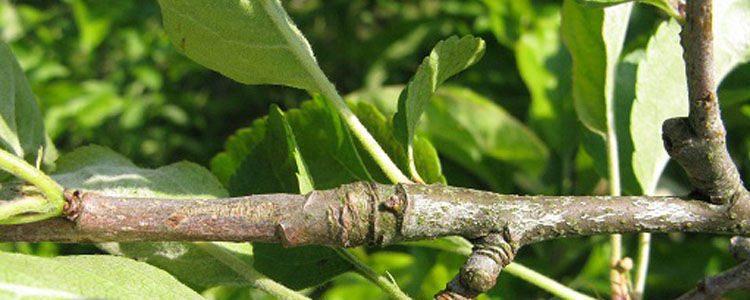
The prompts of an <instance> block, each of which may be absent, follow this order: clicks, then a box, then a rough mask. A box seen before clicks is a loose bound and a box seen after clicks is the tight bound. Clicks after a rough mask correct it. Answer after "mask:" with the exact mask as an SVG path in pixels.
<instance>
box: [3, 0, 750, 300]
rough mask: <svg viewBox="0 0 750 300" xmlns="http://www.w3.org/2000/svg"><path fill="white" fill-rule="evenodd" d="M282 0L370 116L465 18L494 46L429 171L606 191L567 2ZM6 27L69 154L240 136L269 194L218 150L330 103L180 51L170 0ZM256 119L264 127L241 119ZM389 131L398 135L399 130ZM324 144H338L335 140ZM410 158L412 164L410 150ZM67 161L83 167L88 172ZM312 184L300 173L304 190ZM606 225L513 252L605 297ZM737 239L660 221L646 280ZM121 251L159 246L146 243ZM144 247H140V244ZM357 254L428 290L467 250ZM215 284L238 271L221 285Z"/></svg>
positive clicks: (642, 31) (678, 183)
mask: <svg viewBox="0 0 750 300" xmlns="http://www.w3.org/2000/svg"><path fill="white" fill-rule="evenodd" d="M284 6H285V8H286V9H287V11H288V12H289V14H290V15H291V17H292V18H293V19H294V21H295V23H296V24H297V26H298V27H299V28H300V30H301V31H302V32H303V33H304V34H305V36H306V37H307V39H308V40H309V41H310V43H311V46H312V48H313V49H314V51H315V53H316V57H317V60H318V62H319V63H320V64H321V66H322V68H323V70H324V71H325V72H326V74H327V75H328V76H329V77H330V78H331V81H333V82H334V83H335V84H336V86H337V88H338V90H339V91H340V92H341V93H342V94H344V95H347V94H349V97H348V100H350V101H351V102H352V103H353V106H354V108H355V109H354V110H355V113H357V115H358V116H360V118H361V119H362V120H363V123H365V125H367V126H368V127H370V128H371V131H373V132H376V130H372V128H380V127H378V126H381V127H382V126H390V125H389V124H386V123H387V122H385V121H382V120H385V119H382V120H381V119H379V118H383V117H382V116H383V115H384V116H391V115H392V114H393V113H394V112H395V111H396V104H397V102H396V101H395V99H397V98H398V93H399V92H400V90H401V88H402V86H403V84H405V83H407V82H408V81H409V79H410V78H411V77H412V75H413V74H414V72H415V71H416V70H417V68H418V66H419V64H420V62H421V61H422V58H423V57H425V56H427V55H428V54H429V53H430V50H431V49H432V48H433V46H434V45H435V44H436V43H437V42H438V41H439V40H443V39H445V38H446V37H448V36H450V35H459V36H462V35H468V34H471V35H474V36H477V37H481V38H482V39H484V41H485V42H486V51H485V54H484V57H483V58H482V59H481V61H480V62H479V63H477V64H476V65H474V66H473V67H471V68H469V69H467V70H466V71H463V72H462V73H459V74H458V75H456V76H454V77H453V78H451V79H449V80H448V82H447V86H446V87H444V88H442V89H440V90H439V91H438V93H437V94H436V96H435V97H434V98H433V105H431V106H429V107H427V108H426V110H425V116H424V118H423V120H422V125H421V126H420V128H419V130H418V133H419V134H418V139H417V141H416V145H415V151H421V152H420V153H428V154H430V153H431V154H432V155H434V153H435V150H436V151H437V154H438V157H439V159H440V164H439V167H441V168H438V169H437V170H436V169H435V168H434V167H432V166H435V165H436V163H435V162H434V161H428V162H424V161H422V162H418V165H417V167H418V168H419V169H420V174H421V175H423V176H425V177H426V178H425V180H428V181H430V182H440V181H447V183H448V184H451V185H457V186H467V187H475V188H480V189H486V190H493V191H497V192H503V193H521V194H539V193H544V194H597V193H604V192H605V191H606V190H607V189H606V182H605V181H604V180H602V179H601V178H602V177H606V175H605V172H602V166H600V165H597V161H600V159H599V158H600V157H601V153H595V152H593V151H589V152H591V153H587V152H586V151H584V150H583V147H582V145H583V144H584V143H587V142H585V141H586V140H587V139H590V138H591V137H590V133H587V131H586V129H584V126H583V124H581V123H579V122H578V121H577V119H576V117H575V113H574V111H573V104H572V95H571V89H572V87H571V85H572V83H571V78H570V68H571V66H572V61H571V54H570V53H569V52H568V50H567V48H566V47H565V46H563V45H562V42H561V34H560V17H559V12H560V10H561V4H560V1H536V0H535V1H531V0H527V1H518V0H486V1H458V0H456V1H450V0H447V1H437V0H415V1H395V0H379V1H364V0H354V1H316V0H306V1H303V0H292V1H284ZM666 19H667V16H666V15H663V14H661V13H660V12H659V11H657V10H656V9H654V8H652V7H650V6H643V5H636V6H635V7H634V11H633V14H632V16H631V23H630V26H629V28H628V30H627V34H626V37H625V44H624V47H623V51H622V53H623V55H622V56H623V57H628V56H629V55H634V56H633V57H635V56H637V55H641V54H642V53H643V52H645V51H646V47H647V45H648V42H649V37H650V36H651V35H652V34H653V33H655V32H657V26H659V24H660V23H661V21H663V20H666ZM0 28H1V32H0V34H2V38H3V40H5V41H6V42H8V43H9V45H10V46H11V49H12V51H13V53H14V54H15V55H16V57H17V58H18V60H19V62H20V64H21V66H22V68H23V69H24V71H25V72H26V76H27V78H28V81H29V83H30V85H31V87H32V90H33V92H34V94H35V95H36V97H37V99H38V101H39V105H40V107H41V109H42V112H43V115H44V124H45V126H46V129H47V132H48V133H49V135H50V138H51V139H52V141H53V142H54V144H55V145H56V146H57V148H58V149H59V151H60V152H61V153H67V152H70V151H72V150H74V149H76V148H78V147H80V146H82V145H88V144H98V145H103V146H106V147H109V148H111V149H113V150H115V151H116V152H118V153H120V154H122V155H124V156H125V157H127V158H128V159H130V160H132V163H131V162H129V161H127V159H124V158H122V159H123V160H124V161H125V162H123V164H127V165H129V166H131V165H133V164H134V165H137V166H139V167H144V168H156V167H159V166H164V165H167V164H170V163H174V162H178V161H182V160H188V161H192V162H195V163H197V164H200V165H203V166H211V165H212V159H213V158H214V157H215V156H216V155H217V154H219V153H220V152H222V151H226V152H224V153H223V154H222V155H223V157H222V155H220V156H219V157H218V158H217V159H215V160H214V161H213V168H212V169H213V171H214V173H215V174H216V175H217V177H218V178H219V180H220V181H221V183H222V184H223V185H224V186H225V188H227V190H228V191H229V192H230V193H231V194H247V193H250V192H263V191H250V190H243V189H242V187H243V185H242V183H241V182H240V183H236V182H235V181H233V180H232V173H233V172H236V170H238V169H240V170H241V169H242V168H243V165H241V164H240V163H239V162H235V163H234V164H232V163H222V162H221V161H222V160H224V161H229V162H231V161H232V155H235V156H236V155H243V154H241V153H240V154H237V152H232V149H240V150H241V149H243V148H242V145H241V144H242V143H252V144H253V145H255V144H256V143H257V144H261V145H264V144H262V143H263V140H262V137H263V135H262V134H263V133H264V132H265V131H264V130H265V129H264V128H265V123H264V122H265V121H256V120H258V119H259V118H261V117H264V116H266V115H269V112H270V113H271V114H270V116H269V117H268V118H269V119H270V120H271V121H269V122H272V121H273V120H276V122H282V121H283V122H287V121H288V122H289V123H288V126H290V128H291V130H293V131H295V132H297V130H303V129H300V128H305V124H308V123H309V122H310V120H317V119H319V118H327V117H326V116H330V114H329V113H330V111H329V108H326V107H325V104H324V101H322V100H321V99H316V100H315V101H314V102H305V103H303V102H304V101H306V100H309V99H312V98H313V96H311V95H309V94H307V93H305V92H304V91H301V90H296V89H292V88H285V87H278V86H246V85H242V84H239V83H237V82H234V81H232V80H231V79H228V78H226V77H224V76H222V75H220V74H218V73H215V72H213V71H210V70H208V69H206V68H204V67H202V66H200V65H198V64H196V63H194V62H192V61H191V60H190V59H188V58H186V57H184V56H182V55H180V54H179V53H177V50H176V49H175V48H174V46H173V45H171V44H170V42H169V39H168V38H167V36H166V35H165V33H164V29H163V27H162V25H161V13H160V9H159V5H158V3H157V2H156V1H148V2H146V1H93V0H65V1H36V0H32V1H10V0H0ZM639 53H641V54H639ZM645 55H647V54H645ZM748 76H750V66H747V65H743V66H740V67H738V68H736V69H735V70H734V71H732V72H731V73H730V74H729V75H728V76H727V78H726V79H725V80H724V81H723V83H722V86H721V88H720V90H719V92H720V98H721V100H722V110H723V113H724V119H725V121H726V126H727V129H728V132H729V135H728V143H729V148H730V152H731V153H732V155H733V157H734V158H735V160H736V161H737V163H738V166H739V168H740V171H741V172H742V173H743V174H745V173H747V172H749V171H750V168H748V166H750V164H748V163H750V152H749V151H748V150H749V148H750V135H748V134H746V133H748V132H750V122H748V118H749V117H750V102H749V100H750V88H749V87H748V85H747V84H746V82H747V78H748ZM393 85H398V86H399V87H393ZM317 97H318V96H316V98H317ZM271 104H276V105H278V106H279V107H280V110H278V109H276V108H275V107H273V106H271ZM370 104H374V106H372V105H370ZM291 109H299V110H291ZM282 110H283V111H286V113H285V114H283V113H281V111H282ZM290 110H291V111H290ZM378 116H380V117H378ZM368 120H370V121H369V123H368ZM378 120H381V121H378ZM254 121H255V122H254ZM306 122H307V123H306ZM378 122H380V123H378ZM337 124H338V123H336V120H332V121H330V124H327V125H326V126H329V127H326V128H333V130H335V128H337V127H336V126H340V124H338V125H337ZM378 124H380V125H378ZM246 127H247V128H249V129H242V128H246ZM240 129H242V130H240ZM561 129H564V131H565V132H564V134H561V133H560V130H561ZM237 130H240V131H237ZM236 131H237V132H236ZM235 132H236V135H235V136H234V137H233V138H232V139H229V140H228V141H227V138H229V137H230V136H232V135H233V134H235ZM269 134H270V133H269ZM276 134H284V133H283V132H282V133H276ZM253 135H255V136H257V137H254V138H253V137H252V136H253ZM375 135H376V137H377V134H375ZM246 136H251V137H246ZM309 136H319V137H321V138H330V137H327V136H326V132H310V133H309V134H299V133H297V140H296V141H295V143H296V144H297V145H299V147H300V148H301V149H302V150H303V152H304V151H314V150H309V149H313V148H314V147H315V144H316V143H315V142H314V141H315V140H314V139H309V140H306V139H305V138H306V137H309ZM419 137H426V138H427V139H429V140H430V141H431V142H432V144H429V143H428V142H425V141H426V140H427V139H423V140H424V141H423V142H421V143H420V142H419V141H420V138H419ZM248 139H249V140H248ZM225 141H226V148H225ZM379 141H381V144H383V145H384V147H385V148H388V146H387V145H388V143H389V141H388V140H387V139H386V138H383V139H381V140H379ZM391 142H395V141H391ZM232 145H237V146H232ZM268 147H271V146H268ZM433 147H434V148H433ZM84 149H85V151H93V152H94V153H99V152H98V151H100V150H97V149H98V148H84ZM306 149H307V150H306ZM420 149H421V150H420ZM590 149H591V148H587V150H590ZM240 150H238V151H240ZM338 150H339V151H340V150H341V149H338ZM386 150H389V149H386ZM79 151H82V150H80V149H79V150H78V151H76V152H78V153H80V152H79ZM101 151H105V150H101ZM315 151H320V152H321V153H324V152H325V151H326V149H322V150H321V149H318V150H315ZM347 151H349V150H347ZM394 151H395V150H394ZM76 152H73V153H71V154H70V155H74V154H75V153H76ZM105 152H106V151H105ZM240 152H241V151H240ZM360 153H362V152H361V151H360ZM97 155H116V154H112V153H108V152H106V153H99V154H97ZM290 155H291V154H290ZM396 156H398V155H396ZM422 157H430V155H422ZM592 157H595V158H597V159H593V158H592ZM286 158H288V157H284V158H279V159H286ZM362 159H363V160H364V161H363V162H362V164H363V166H364V167H363V168H362V170H359V171H356V172H355V175H352V178H354V179H362V178H367V177H368V176H372V178H373V179H375V180H381V181H385V180H384V179H383V175H382V174H378V173H377V168H375V167H373V166H374V165H373V163H372V162H370V161H368V158H367V157H363V158H362ZM399 159H400V158H396V160H397V163H403V161H398V160H399ZM403 159H406V158H405V157H404V158H403ZM258 160H260V159H258ZM428 160H429V159H428ZM63 161H64V160H63ZM217 161H219V162H217ZM134 165H133V168H135V166H134ZM227 165H229V166H230V167H226V166H227ZM179 166H180V167H190V166H186V165H182V164H181V165H179ZM222 166H224V167H225V168H224V169H222ZM65 167H67V168H69V169H66V170H67V171H68V172H71V174H75V173H74V171H75V170H77V168H74V167H75V166H65ZM175 167H176V166H175ZM322 167H324V166H322V165H315V162H312V163H311V162H308V163H307V168H308V170H309V171H310V172H312V173H313V176H312V177H316V178H320V176H318V175H316V174H315V173H316V172H320V173H321V174H332V173H333V172H321V171H318V170H320V168H322ZM71 168H72V169H71ZM402 169H404V168H402ZM159 170H162V169H156V170H148V169H138V170H137V172H159ZM294 170H295V169H293V170H291V171H290V172H292V173H293V172H294ZM441 170H442V173H441V172H440V171H441ZM162 171H165V170H162ZM681 172H682V171H681V170H680V169H679V167H676V166H673V165H668V166H667V169H666V176H664V178H662V179H661V181H660V185H659V186H658V188H659V189H658V191H659V192H665V193H673V194H681V193H684V192H685V191H686V190H687V187H688V186H689V185H688V184H687V183H686V181H685V179H684V177H683V175H682V173H681ZM357 174H359V175H357ZM64 175H65V174H62V175H61V176H64ZM259 178H262V176H259ZM324 179H325V180H319V179H316V182H315V185H314V187H315V188H328V187H332V186H335V185H337V184H335V183H336V182H339V181H341V180H347V179H342V178H324ZM278 189H285V187H279V188H278ZM295 189H296V190H295ZM299 189H302V187H294V188H293V189H292V190H291V191H290V192H298V191H299ZM221 193H222V192H215V193H213V194H214V195H220V194H221ZM606 241H607V239H606V237H592V238H578V239H565V240H557V241H550V242H544V243H540V244H537V245H533V246H530V247H526V248H524V249H522V250H521V252H520V253H519V255H518V257H517V259H516V261H518V262H521V263H523V264H524V265H526V266H528V267H531V268H534V269H535V270H537V271H539V272H541V273H544V274H546V275H548V276H550V277H553V278H555V279H558V280H560V281H561V282H563V283H565V284H567V285H569V286H571V287H573V288H576V289H579V290H581V291H584V292H587V293H589V294H591V295H597V294H601V295H606V294H608V290H609V287H608V278H607V276H608V244H607V243H606ZM636 242H637V241H636V239H635V237H634V236H626V237H625V244H626V249H630V250H631V251H632V250H634V249H636V246H635V243H636ZM726 246H727V238H725V237H715V236H706V235H692V234H670V235H656V236H655V237H654V245H653V248H652V261H653V262H655V263H653V264H652V265H651V271H650V273H649V277H648V282H647V286H648V288H647V292H646V293H647V295H648V296H649V297H651V298H653V299H664V298H668V297H674V296H676V295H678V294H680V293H681V292H683V291H685V290H686V289H688V288H690V287H692V286H693V285H694V284H695V282H696V281H697V280H698V279H700V278H702V277H703V276H705V275H708V274H713V273H716V272H718V271H719V270H722V269H726V268H728V267H731V266H732V265H733V264H734V262H733V261H732V259H731V258H730V256H729V255H728V253H727V250H726V249H727V247H726ZM186 247H187V246H186ZM258 248H259V249H256V250H257V251H263V250H261V249H260V248H263V247H258ZM99 249H100V248H97V247H95V246H91V245H62V244H53V243H0V250H4V251H9V252H20V253H27V254H35V255H39V256H57V255H62V254H94V253H102V252H101V250H99ZM120 250H121V251H131V252H132V253H138V251H145V250H142V249H139V248H138V247H137V246H134V245H130V247H127V246H124V247H121V248H120ZM198 250H199V249H198ZM198 250H196V249H192V248H191V250H190V251H198ZM186 251H187V250H186ZM243 251H245V250H243ZM266 251H272V250H266ZM110 252H111V251H110ZM238 252H241V253H245V252H242V251H240V250H238ZM132 253H131V255H130V256H136V257H137V255H135V254H132ZM191 253H192V252H191ZM354 253H355V255H356V256H358V257H359V258H360V259H361V260H362V261H364V262H365V263H367V264H369V265H370V266H372V267H373V268H374V269H375V270H376V271H378V272H380V273H385V272H388V273H390V274H391V275H393V277H394V278H395V279H396V281H397V282H398V284H399V286H401V287H402V288H403V289H404V291H405V292H407V293H408V294H410V295H413V296H415V297H417V298H428V297H431V296H432V295H433V294H434V293H435V292H437V291H438V290H440V289H442V288H443V287H444V285H445V283H446V282H448V281H449V280H450V279H451V278H452V277H453V276H454V275H455V273H456V272H457V270H458V268H459V266H460V265H461V264H462V263H463V260H464V257H463V256H460V255H458V254H454V253H451V252H444V251H439V250H436V249H431V248H425V247H416V246H403V245H402V246H392V247H387V248H384V249H365V248H358V249H356V250H355V251H354ZM256 254H257V255H260V254H259V253H256ZM195 255H198V256H199V254H195ZM626 255H631V256H633V255H635V253H627V252H626ZM142 259H144V260H147V261H149V263H152V264H154V265H156V266H159V262H158V261H154V260H156V259H157V258H153V257H143V258H142ZM259 268H260V267H259ZM344 269H345V268H344ZM168 271H170V270H168ZM170 272H172V273H174V272H177V273H179V271H170ZM175 276H176V277H178V278H179V276H177V275H175ZM183 282H185V281H184V280H183ZM186 283H188V285H189V286H190V287H192V288H194V289H196V290H197V292H199V293H202V294H203V295H204V296H208V297H210V298H214V299H258V298H263V297H265V296H264V294H263V293H262V292H259V291H257V290H254V289H252V288H248V287H235V286H231V284H233V283H232V282H231V280H230V279H226V280H224V279H217V280H216V281H209V282H186ZM215 284H229V285H228V286H219V287H213V288H211V286H213V285H215ZM309 292H310V293H311V295H312V296H313V297H321V298H325V299H376V298H378V297H385V296H384V295H382V292H381V291H380V290H379V289H378V288H377V287H376V286H374V285H372V284H371V283H368V282H367V281H365V280H364V279H362V278H361V277H359V276H358V275H356V274H353V273H346V274H343V275H341V276H338V277H337V278H336V279H335V280H333V281H331V282H328V283H324V284H322V285H320V286H318V287H315V288H311V289H310V290H309ZM735 296H736V297H738V298H741V295H735ZM482 297H487V298H492V299H541V298H549V297H550V296H549V295H548V294H547V293H545V292H544V291H542V290H540V289H538V288H536V287H533V286H531V285H530V284H528V283H526V282H525V281H522V280H520V279H517V278H514V277H512V276H509V275H508V274H502V275H501V276H500V280H499V285H498V288H495V289H494V290H493V291H492V292H490V293H489V294H488V295H486V296H482Z"/></svg>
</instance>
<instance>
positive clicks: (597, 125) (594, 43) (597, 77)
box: [562, 0, 632, 135]
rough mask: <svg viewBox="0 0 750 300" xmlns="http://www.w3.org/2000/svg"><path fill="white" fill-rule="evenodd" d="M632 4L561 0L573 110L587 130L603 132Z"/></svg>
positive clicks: (603, 133) (602, 133)
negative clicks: (589, 5) (570, 64)
mask: <svg viewBox="0 0 750 300" xmlns="http://www.w3.org/2000/svg"><path fill="white" fill-rule="evenodd" d="M631 9H632V5H630V4H625V5H618V6H612V7H607V8H585V7H583V6H581V5H580V4H578V3H576V2H575V1H574V0H566V1H564V2H563V21H562V24H563V26H562V36H563V40H564V41H565V44H566V45H567V47H568V49H569V50H570V53H571V55H572V58H573V98H574V101H575V108H576V112H577V113H578V117H579V119H580V120H581V122H583V124H584V125H585V126H586V127H587V128H589V129H590V130H592V131H594V132H597V133H599V134H601V135H605V132H606V131H607V122H608V117H607V114H608V113H607V112H608V111H610V112H611V110H612V109H614V108H613V103H614V99H613V98H614V88H615V83H616V81H615V70H616V66H617V62H618V61H619V59H620V51H621V50H622V44H623V40H624V39H625V30H626V29H627V24H628V19H629V16H630V11H631Z"/></svg>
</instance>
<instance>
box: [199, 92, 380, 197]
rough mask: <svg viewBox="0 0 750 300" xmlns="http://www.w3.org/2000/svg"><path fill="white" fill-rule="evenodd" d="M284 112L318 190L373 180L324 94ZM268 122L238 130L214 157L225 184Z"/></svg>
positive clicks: (219, 174)
mask: <svg viewBox="0 0 750 300" xmlns="http://www.w3.org/2000/svg"><path fill="white" fill-rule="evenodd" d="M285 115H286V117H285V118H286V120H287V121H288V123H289V125H290V126H291V128H292V131H293V133H294V138H295V141H296V142H297V146H298V147H299V151H300V153H301V156H302V157H303V159H304V161H305V164H306V165H307V167H308V168H307V169H308V170H309V172H310V173H309V174H310V175H311V177H312V178H313V181H314V182H315V188H316V189H328V188H334V187H338V186H340V185H342V184H344V183H350V182H354V181H363V180H364V181H367V180H369V181H371V180H372V178H371V176H370V174H369V172H368V171H367V170H366V169H365V166H364V164H363V163H362V159H361V158H360V156H359V153H358V152H357V149H356V148H355V147H354V142H353V139H352V137H351V134H350V132H349V129H348V128H347V127H346V125H345V124H344V123H343V120H341V118H340V116H339V115H338V113H337V112H336V111H335V109H334V108H333V107H331V105H330V104H329V103H328V102H327V101H325V100H324V99H323V98H322V97H321V96H318V95H316V96H314V100H313V101H307V102H304V103H303V104H302V106H301V107H300V108H299V109H291V110H289V111H287V112H286V114H285ZM266 122H267V117H266V118H263V119H259V120H256V121H255V122H254V123H253V125H252V126H251V127H249V128H243V129H240V130H238V131H237V132H236V133H235V135H233V136H231V137H230V138H229V139H228V140H227V142H226V145H225V150H224V152H222V153H220V154H219V155H217V156H216V157H214V159H213V160H212V162H211V168H212V170H213V171H214V173H215V174H216V175H217V176H218V177H219V179H220V181H222V182H223V183H224V184H225V185H228V184H229V183H230V181H231V180H232V177H233V176H234V175H235V174H237V172H238V169H239V167H240V164H241V163H242V161H243V160H245V159H246V158H247V157H248V156H250V155H251V154H252V153H253V151H255V149H256V148H257V145H258V144H259V143H260V142H261V140H262V139H263V136H264V134H265V131H266V125H265V124H266ZM275 151H278V150H275Z"/></svg>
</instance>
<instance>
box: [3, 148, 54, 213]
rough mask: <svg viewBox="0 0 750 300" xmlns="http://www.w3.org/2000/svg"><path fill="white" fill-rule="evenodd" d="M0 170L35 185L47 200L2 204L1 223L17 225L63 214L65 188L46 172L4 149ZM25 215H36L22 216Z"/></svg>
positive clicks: (15, 201) (16, 201)
mask: <svg viewBox="0 0 750 300" xmlns="http://www.w3.org/2000/svg"><path fill="white" fill-rule="evenodd" d="M0 168H2V169H3V170H5V171H7V172H8V173H10V174H12V175H14V176H16V177H18V178H21V179H23V180H25V181H26V182H28V183H31V184H33V185H35V186H36V187H37V188H39V190H41V192H42V194H44V196H45V199H46V200H47V201H44V202H39V201H36V202H31V201H29V200H23V201H22V200H14V201H10V202H0V223H6V224H9V223H16V224H17V223H25V222H33V221H38V220H42V219H46V218H49V217H54V216H58V215H60V214H61V213H62V209H63V204H64V203H65V200H64V197H63V188H62V187H61V186H60V185H59V184H57V182H55V181H54V180H52V178H50V177H49V176H47V175H46V174H44V172H42V171H41V170H39V169H37V168H35V167H34V166H32V165H30V164H29V163H27V162H26V161H25V160H23V158H20V157H18V156H16V155H13V154H12V153H10V152H8V151H5V150H3V149H0ZM19 201H21V202H19ZM11 212H12V213H13V214H11V215H7V213H11ZM24 213H35V214H34V215H25V216H20V215H21V214H24ZM14 216H15V217H14Z"/></svg>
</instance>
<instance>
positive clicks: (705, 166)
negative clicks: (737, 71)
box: [662, 0, 750, 209]
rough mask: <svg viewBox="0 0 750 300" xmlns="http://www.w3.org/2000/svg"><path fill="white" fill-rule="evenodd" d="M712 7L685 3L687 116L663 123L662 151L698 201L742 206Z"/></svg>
mask: <svg viewBox="0 0 750 300" xmlns="http://www.w3.org/2000/svg"><path fill="white" fill-rule="evenodd" d="M712 6H713V2H712V1H711V0H690V1H688V2H687V8H686V22H685V24H684V25H683V29H682V33H681V34H680V37H681V43H682V47H683V49H684V50H685V52H684V55H683V57H684V59H685V70H686V73H687V80H688V98H689V101H690V112H689V115H688V117H687V118H674V119H669V120H667V121H666V122H664V125H663V127H662V132H663V134H662V138H663V140H664V147H665V148H666V150H667V152H668V153H669V155H670V156H671V157H672V158H673V159H675V160H676V161H677V162H678V163H679V164H680V165H681V166H682V167H683V168H684V169H685V171H686V172H687V175H688V177H689V178H690V181H691V182H692V183H693V185H694V186H695V187H696V188H697V189H698V191H697V192H698V193H699V194H700V196H701V197H705V198H706V199H707V200H709V201H711V202H713V203H717V204H723V203H732V204H736V203H735V202H741V205H742V206H747V205H748V202H750V200H748V199H747V198H748V192H747V190H745V188H744V187H743V184H742V180H741V179H740V175H739V172H738V171H737V168H736V167H735V165H734V162H733V161H732V158H731V157H730V156H729V152H728V151H727V147H726V131H725V129H724V124H723V123H722V121H721V112H720V111H719V100H718V97H717V96H716V83H715V79H714V62H713V55H714V54H713V28H712ZM740 198H743V199H744V200H741V201H740V200H739V199H740ZM743 209H746V208H744V207H743Z"/></svg>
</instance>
